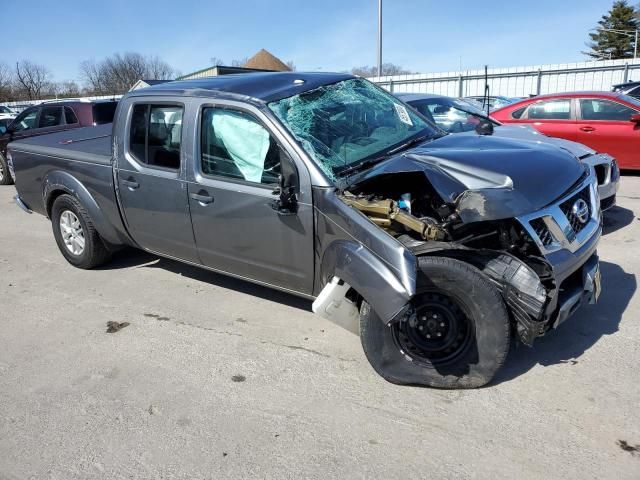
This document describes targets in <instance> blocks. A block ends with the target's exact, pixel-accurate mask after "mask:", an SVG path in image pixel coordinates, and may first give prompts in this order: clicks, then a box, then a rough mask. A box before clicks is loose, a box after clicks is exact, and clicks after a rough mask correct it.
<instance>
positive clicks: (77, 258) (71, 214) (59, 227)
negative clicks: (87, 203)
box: [51, 195, 110, 270]
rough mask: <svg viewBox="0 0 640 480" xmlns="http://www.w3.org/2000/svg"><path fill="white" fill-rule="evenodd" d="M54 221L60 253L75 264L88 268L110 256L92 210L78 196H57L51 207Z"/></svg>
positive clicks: (103, 261)
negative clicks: (85, 206)
mask: <svg viewBox="0 0 640 480" xmlns="http://www.w3.org/2000/svg"><path fill="white" fill-rule="evenodd" d="M51 223H52V227H53V236H54V237H55V239H56V243H57V244H58V248H59V249H60V252H61V253H62V255H63V256H64V258H65V259H66V260H67V261H68V262H69V263H70V264H71V265H73V266H74V267H78V268H82V269H86V270H88V269H91V268H94V267H97V266H99V265H102V264H103V263H105V262H106V261H107V260H108V259H109V257H110V253H109V251H108V250H107V248H106V247H105V245H104V243H103V241H102V239H101V238H100V235H99V234H98V232H97V231H96V229H95V226H94V225H93V221H92V220H91V217H90V216H89V213H87V211H86V210H85V208H84V207H83V206H82V204H81V203H80V202H79V201H78V200H77V199H76V198H75V197H72V196H71V195H61V196H59V197H58V198H56V200H55V202H54V203H53V207H52V208H51Z"/></svg>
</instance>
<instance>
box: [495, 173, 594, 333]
mask: <svg viewBox="0 0 640 480" xmlns="http://www.w3.org/2000/svg"><path fill="white" fill-rule="evenodd" d="M517 220H518V221H519V222H520V223H521V224H522V226H523V227H524V228H525V229H526V230H527V231H528V233H529V235H530V236H531V238H533V239H534V241H535V242H536V244H537V245H538V248H539V249H540V252H541V253H542V255H543V258H542V259H541V260H542V262H543V264H544V265H545V267H546V271H545V272H544V273H545V275H542V277H541V278H542V279H543V280H540V279H539V282H540V286H542V284H543V282H544V285H546V288H545V287H543V288H545V291H546V301H545V304H544V308H543V309H542V310H541V311H540V312H539V315H531V311H529V312H527V313H528V315H527V317H522V316H519V315H518V312H519V311H518V310H517V309H514V308H513V307H512V312H513V313H514V317H515V318H516V321H517V329H518V334H519V336H520V339H521V340H522V341H523V343H525V344H527V345H531V343H532V342H533V340H534V339H535V337H537V336H540V335H543V334H544V333H545V332H546V331H547V330H549V329H550V328H555V327H557V326H558V325H560V324H561V323H562V322H564V321H565V320H566V319H567V318H569V317H570V316H571V315H572V314H573V313H574V312H576V311H577V310H578V309H579V308H580V307H581V306H582V305H584V304H587V303H595V302H596V301H597V300H598V296H599V295H600V268H599V263H598V256H597V254H596V249H597V246H598V242H599V240H600V236H601V234H602V212H601V210H600V200H599V197H598V193H597V183H596V179H595V176H594V175H588V176H587V177H586V178H585V179H584V180H583V181H582V182H581V183H580V184H578V185H577V186H575V188H573V189H572V190H571V192H569V193H568V194H566V195H564V196H563V197H562V198H560V199H559V200H558V201H557V202H554V204H552V205H550V206H548V207H547V208H545V209H543V210H542V211H538V212H535V213H532V214H529V215H526V216H521V217H518V218H517ZM528 291H529V292H531V290H528ZM525 292H526V291H525ZM525 292H520V293H521V295H523V296H524V294H525ZM505 300H506V301H507V303H508V304H509V300H508V299H506V298H505ZM515 303H516V307H517V306H518V305H517V304H518V302H515ZM509 306H510V307H511V305H509ZM520 310H522V309H520Z"/></svg>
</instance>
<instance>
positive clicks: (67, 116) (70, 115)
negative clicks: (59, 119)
mask: <svg viewBox="0 0 640 480" xmlns="http://www.w3.org/2000/svg"><path fill="white" fill-rule="evenodd" d="M64 121H65V123H66V124H67V125H72V124H74V123H78V117H76V114H75V112H74V111H73V109H72V108H71V107H64Z"/></svg>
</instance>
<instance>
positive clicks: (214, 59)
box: [209, 57, 224, 67]
mask: <svg viewBox="0 0 640 480" xmlns="http://www.w3.org/2000/svg"><path fill="white" fill-rule="evenodd" d="M209 61H210V62H211V65H213V66H214V67H217V66H218V65H224V60H223V59H222V58H220V57H211V59H210V60H209Z"/></svg>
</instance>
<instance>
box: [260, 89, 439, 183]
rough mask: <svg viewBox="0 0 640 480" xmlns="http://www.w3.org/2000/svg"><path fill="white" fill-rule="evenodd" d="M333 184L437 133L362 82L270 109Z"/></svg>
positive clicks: (292, 99) (272, 105)
mask: <svg viewBox="0 0 640 480" xmlns="http://www.w3.org/2000/svg"><path fill="white" fill-rule="evenodd" d="M269 108H271V110H272V111H273V112H274V113H275V114H276V116H277V117H278V118H279V119H280V121H282V123H283V124H284V125H285V126H286V127H287V128H288V129H289V130H290V131H291V133H292V134H293V135H294V136H295V137H296V139H297V140H298V141H299V142H300V143H301V144H302V145H303V147H304V148H305V150H306V151H307V152H308V153H309V154H310V155H311V156H312V157H313V159H314V160H315V161H316V163H317V164H318V165H319V166H320V168H322V170H323V171H324V172H325V173H326V174H327V176H328V177H329V178H331V179H336V177H338V176H340V172H341V171H347V170H346V169H347V167H349V166H352V165H354V164H358V163H360V162H363V161H365V160H366V159H368V158H374V157H378V156H380V155H382V154H384V153H386V152H387V151H389V150H392V147H395V146H397V145H402V144H404V143H405V142H407V141H409V140H411V139H412V137H422V136H427V137H435V136H437V135H438V134H439V132H438V131H437V130H436V129H435V128H434V127H432V126H431V125H429V124H428V123H427V122H426V121H425V120H423V119H422V118H420V117H419V116H418V115H416V114H415V113H414V112H412V111H411V109H409V108H407V107H405V106H404V105H403V104H402V103H401V102H400V101H398V100H397V99H396V98H395V97H393V96H391V95H390V94H388V93H387V92H385V91H384V90H382V89H380V88H378V87H376V86H374V85H373V84H371V83H369V82H368V81H366V80H362V79H359V78H356V79H350V80H344V81H342V82H338V83H335V84H331V85H325V86H322V87H319V88H316V89H314V90H310V91H308V92H304V93H301V94H299V95H294V96H293V97H289V98H284V99H282V100H278V101H276V102H272V103H270V104H269Z"/></svg>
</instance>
